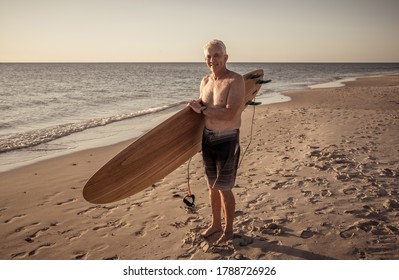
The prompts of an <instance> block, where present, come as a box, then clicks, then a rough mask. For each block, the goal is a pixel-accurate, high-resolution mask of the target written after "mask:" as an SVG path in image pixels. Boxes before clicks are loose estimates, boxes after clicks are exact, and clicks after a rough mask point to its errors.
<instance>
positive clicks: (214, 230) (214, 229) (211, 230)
mask: <svg viewBox="0 0 399 280" xmlns="http://www.w3.org/2000/svg"><path fill="white" fill-rule="evenodd" d="M221 231H222V229H221V228H220V227H213V226H210V227H209V228H208V229H207V230H205V231H203V232H201V236H202V237H203V238H208V237H209V236H211V235H213V234H215V233H218V232H221Z"/></svg>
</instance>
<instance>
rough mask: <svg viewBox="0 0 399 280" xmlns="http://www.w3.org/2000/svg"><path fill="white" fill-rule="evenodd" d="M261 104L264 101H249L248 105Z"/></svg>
mask: <svg viewBox="0 0 399 280" xmlns="http://www.w3.org/2000/svg"><path fill="white" fill-rule="evenodd" d="M260 104H262V102H255V101H248V102H247V104H246V105H247V106H248V105H250V106H257V105H260Z"/></svg>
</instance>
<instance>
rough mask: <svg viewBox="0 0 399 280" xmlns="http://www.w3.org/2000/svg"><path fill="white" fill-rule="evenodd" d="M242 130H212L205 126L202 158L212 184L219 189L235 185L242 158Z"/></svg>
mask: <svg viewBox="0 0 399 280" xmlns="http://www.w3.org/2000/svg"><path fill="white" fill-rule="evenodd" d="M239 138H240V131H239V130H238V129H236V130H228V131H212V130H208V129H206V128H205V130H204V134H203V138H202V158H203V162H204V167H205V175H206V179H207V181H208V184H209V185H210V186H213V187H214V188H215V189H218V190H222V191H224V190H231V189H232V188H233V187H234V184H235V180H236V175H237V168H238V161H239V158H240V140H239Z"/></svg>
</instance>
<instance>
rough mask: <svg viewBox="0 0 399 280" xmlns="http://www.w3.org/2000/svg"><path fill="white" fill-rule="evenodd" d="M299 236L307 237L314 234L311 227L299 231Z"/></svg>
mask: <svg viewBox="0 0 399 280" xmlns="http://www.w3.org/2000/svg"><path fill="white" fill-rule="evenodd" d="M300 236H301V238H304V239H308V238H311V237H313V236H314V232H313V231H312V230H311V229H305V230H303V231H302V232H301V235H300Z"/></svg>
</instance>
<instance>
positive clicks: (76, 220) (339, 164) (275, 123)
mask: <svg viewBox="0 0 399 280" xmlns="http://www.w3.org/2000/svg"><path fill="white" fill-rule="evenodd" d="M345 84H346V86H345V87H340V88H329V89H313V90H311V89H307V90H300V91H295V92H290V93H284V94H287V95H288V96H290V97H291V98H292V101H290V102H285V103H275V104H270V105H262V106H259V107H256V117H255V124H254V132H253V141H252V144H251V146H250V147H249V149H248V152H247V154H246V156H245V158H244V160H243V163H242V167H241V168H240V170H239V171H238V177H237V186H236V187H235V188H234V189H233V191H234V193H235V195H236V201H237V207H236V218H235V223H234V228H235V237H234V239H233V241H232V242H231V243H230V244H228V245H226V246H223V247H215V246H212V241H213V240H212V239H211V240H208V241H207V240H203V239H201V238H200V237H199V234H198V233H199V232H200V229H201V228H204V227H206V226H207V225H208V223H209V222H210V207H209V205H208V193H207V190H206V186H205V180H204V179H203V170H202V162H201V159H200V156H199V155H196V156H195V157H194V158H193V160H192V162H191V165H190V176H191V188H192V191H193V192H194V193H195V195H196V200H197V201H198V202H197V205H196V208H195V209H192V210H188V209H186V208H185V207H184V205H183V203H182V201H181V200H182V198H183V196H184V195H185V192H186V187H187V186H186V184H187V182H186V177H187V174H186V173H187V167H186V166H185V165H183V166H181V167H179V168H178V169H177V170H175V171H174V172H172V173H171V174H170V175H168V176H167V177H166V178H165V179H163V180H162V181H161V182H158V183H157V184H155V185H154V186H153V187H150V188H148V189H146V190H144V191H143V192H141V193H139V194H137V195H135V196H133V197H130V198H128V199H125V200H122V201H120V202H116V203H112V204H107V205H93V204H89V203H87V202H86V201H84V199H83V198H82V189H83V186H84V184H85V182H86V181H87V180H88V179H89V178H90V176H91V175H92V174H94V172H95V171H97V170H98V169H99V168H100V167H101V166H102V165H103V164H104V163H105V162H106V161H108V160H109V159H110V158H111V157H113V156H114V155H115V154H116V153H117V152H118V151H120V150H121V149H123V147H125V146H127V145H128V144H130V143H131V141H133V140H129V141H126V142H122V143H118V144H114V145H110V146H106V147H100V148H93V149H89V150H84V151H80V152H76V153H73V154H69V155H65V156H61V157H57V158H53V159H49V160H44V161H40V162H38V163H34V164H32V165H28V166H24V167H20V168H17V169H13V170H10V171H6V172H2V173H0V182H1V183H0V197H2V200H1V205H0V222H1V223H2V224H3V225H2V227H1V231H0V236H1V238H2V240H3V242H2V243H1V245H0V246H1V247H0V252H1V254H0V259H16V260H18V259H27V260H29V259H160V260H162V259H344V260H346V259H399V218H398V217H399V214H398V213H399V212H398V211H399V193H398V191H397V185H398V183H399V150H398V147H399V143H398V141H399V97H398V96H399V95H398V92H399V75H388V76H382V77H368V78H359V79H357V80H356V81H354V82H347V83H345ZM251 117H252V110H251V108H248V109H247V110H246V111H245V112H244V115H243V123H245V124H246V125H243V128H242V134H241V135H242V137H241V145H242V147H246V145H247V144H248V141H249V131H250V127H249V125H248V124H249V123H250V122H251ZM165 209H168V211H167V212H166V211H165ZM215 239H217V238H216V237H215Z"/></svg>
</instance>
